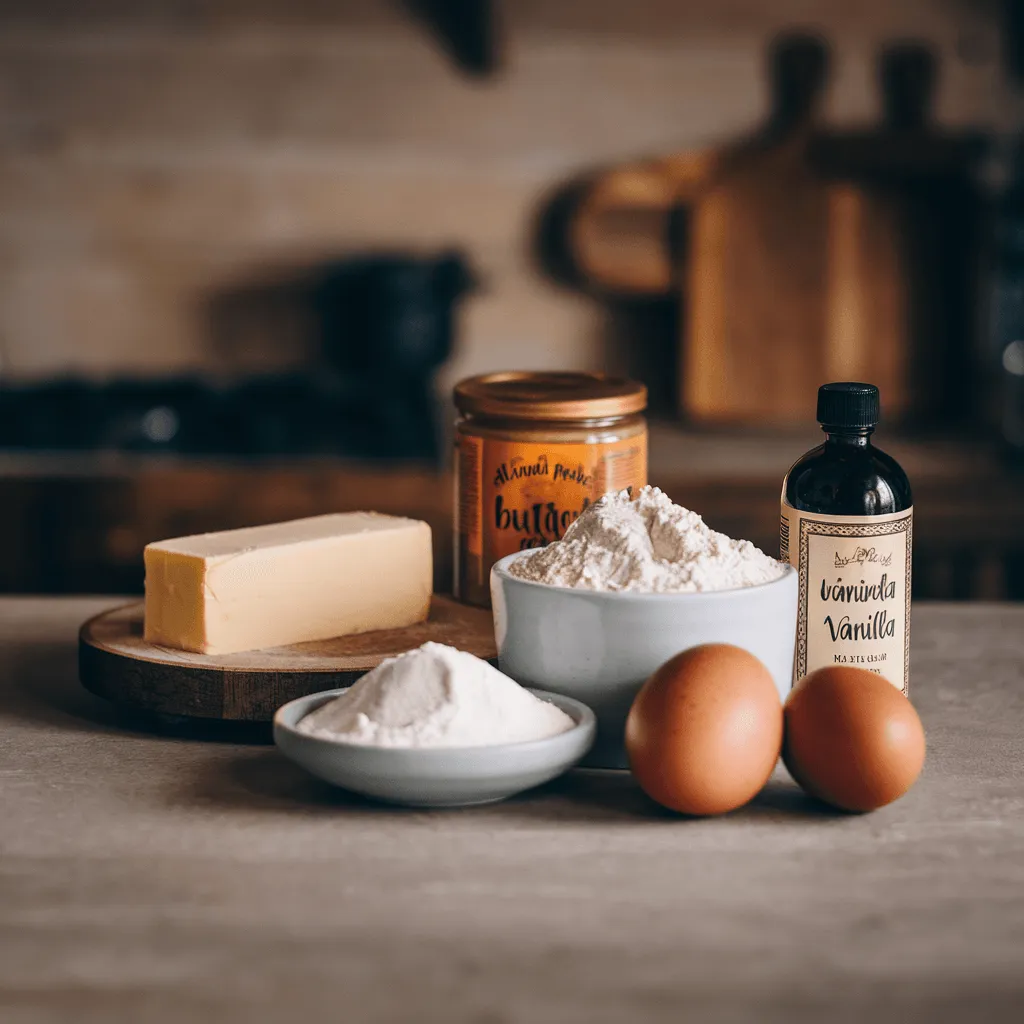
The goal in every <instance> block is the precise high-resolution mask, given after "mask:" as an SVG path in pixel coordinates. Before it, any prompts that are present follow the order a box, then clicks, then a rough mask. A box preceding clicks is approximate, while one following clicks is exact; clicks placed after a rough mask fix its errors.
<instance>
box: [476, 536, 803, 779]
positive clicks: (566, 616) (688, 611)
mask: <svg viewBox="0 0 1024 1024" xmlns="http://www.w3.org/2000/svg"><path fill="white" fill-rule="evenodd" d="M526 554H528V552H516V553H515V554H514V555H509V556H508V557H506V558H503V559H501V561H499V562H496V563H495V565H494V568H493V569H492V570H491V599H492V605H493V608H494V633H495V637H496V639H497V642H498V668H500V669H501V671H502V672H504V673H505V675H507V676H511V677H512V678H513V679H514V680H515V681H516V682H517V683H519V684H520V685H521V686H539V687H542V688H543V689H545V690H549V691H551V690H553V691H556V692H558V693H564V694H566V695H567V696H569V697H575V698H576V699H577V700H582V701H585V702H586V703H587V705H588V706H589V707H591V708H593V709H594V713H595V714H596V715H597V740H596V742H595V744H594V748H593V750H592V751H591V752H590V755H589V756H588V757H587V759H586V761H585V762H584V765H585V766H586V767H588V768H628V767H629V762H628V760H627V758H626V748H625V744H624V741H623V734H624V731H625V727H626V715H627V714H628V712H629V708H630V705H631V704H632V703H633V698H634V697H635V696H636V694H637V691H638V690H639V689H640V687H641V686H642V685H643V683H644V680H646V679H647V678H648V677H649V676H650V675H651V673H652V672H654V670H655V669H656V668H658V666H659V665H662V664H664V663H665V662H666V661H668V659H669V658H671V657H672V656H673V655H674V654H678V653H679V652H680V651H685V650H686V649H687V648H690V647H696V646H697V645H698V644H709V643H727V644H735V645H736V646H737V647H742V648H744V649H745V650H748V651H750V653H751V654H753V655H754V656H755V657H757V658H760V659H761V661H763V662H764V664H765V665H766V666H767V668H768V671H769V672H770V673H771V675H772V678H773V679H774V680H775V685H776V687H777V688H778V691H779V697H780V698H781V699H782V700H785V699H786V695H787V694H788V693H789V689H790V686H791V684H792V682H793V653H794V650H795V647H796V612H797V591H798V589H799V587H798V584H799V577H798V575H797V572H796V570H795V569H794V568H793V567H792V566H791V565H787V566H786V568H785V570H784V571H783V573H782V575H781V576H779V578H778V579H775V580H772V581H771V582H769V583H761V584H758V585H756V586H752V587H740V588H738V589H735V590H712V591H704V592H701V593H686V594H642V593H635V592H609V591H597V590H583V589H574V588H571V587H556V586H552V585H550V584H547V583H533V582H531V581H528V580H523V579H520V578H519V577H518V576H513V575H512V573H511V572H509V566H510V565H511V564H512V562H514V561H515V560H516V559H517V558H522V557H524V556H525V555H526Z"/></svg>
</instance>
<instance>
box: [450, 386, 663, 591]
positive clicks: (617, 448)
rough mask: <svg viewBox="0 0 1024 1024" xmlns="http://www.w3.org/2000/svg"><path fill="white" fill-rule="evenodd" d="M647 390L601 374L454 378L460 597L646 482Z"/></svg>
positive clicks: (486, 585) (481, 588) (487, 588)
mask: <svg viewBox="0 0 1024 1024" xmlns="http://www.w3.org/2000/svg"><path fill="white" fill-rule="evenodd" d="M646 407H647V389H646V388H645V387H644V386H643V384H638V383H637V382H636V381H631V380H626V379H625V378H622V377H608V376H605V375H604V374H598V373H525V372H507V373H489V374H484V375H482V376H479V377H469V378H468V379H466V380H464V381H462V382H461V383H460V384H458V385H456V387H455V408H456V409H457V410H458V414H459V418H458V419H457V420H456V422H455V488H456V494H455V596H456V597H457V598H459V600H461V601H466V602H467V603H469V604H476V605H482V606H485V607H486V606H488V605H490V601H491V595H490V572H491V566H492V565H493V564H494V563H495V562H496V561H498V559H499V558H504V557H505V555H510V554H512V553H513V552H514V551H523V550H525V549H527V548H537V547H543V546H544V545H546V544H549V543H551V541H553V540H558V539H559V538H561V537H562V535H563V534H564V533H565V531H566V529H567V528H568V526H569V524H570V523H572V522H573V520H574V519H576V518H577V517H578V516H579V514H580V513H581V512H582V511H583V510H584V509H585V508H587V507H588V506H589V505H592V504H593V503H594V502H595V501H596V500H597V499H598V498H600V497H601V496H602V495H603V494H606V493H607V492H608V491H620V490H623V489H625V488H630V487H631V488H633V489H634V491H635V490H638V489H639V488H641V487H643V486H644V485H646V483H647V421H646V420H645V419H644V416H643V411H644V409H645V408H646Z"/></svg>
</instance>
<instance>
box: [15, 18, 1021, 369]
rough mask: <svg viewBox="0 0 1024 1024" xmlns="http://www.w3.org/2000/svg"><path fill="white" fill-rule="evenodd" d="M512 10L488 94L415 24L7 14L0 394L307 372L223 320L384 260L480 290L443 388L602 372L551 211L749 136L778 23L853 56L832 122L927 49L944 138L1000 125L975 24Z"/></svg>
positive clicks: (981, 27)
mask: <svg viewBox="0 0 1024 1024" xmlns="http://www.w3.org/2000/svg"><path fill="white" fill-rule="evenodd" d="M505 10H506V22H507V28H508V34H509V38H508V63H507V66H506V68H505V69H504V70H503V71H502V72H500V73H499V75H498V76H497V77H496V78H494V79H493V80H489V81H484V82H475V81H470V80H468V79H466V78H465V77H463V76H461V75H459V74H458V73H457V72H455V71H453V70H452V69H451V68H450V67H449V66H448V65H447V63H446V62H445V60H444V58H443V57H442V56H441V55H440V54H439V53H438V51H437V50H436V49H435V48H434V46H433V45H432V43H431V42H430V41H429V39H428V37H427V36H426V34H425V33H424V32H422V31H421V30H420V29H419V28H418V27H417V26H415V25H413V24H412V23H411V22H410V21H409V20H407V19H406V18H403V17H402V16H401V14H400V13H399V5H397V4H387V3H371V2H360V0H338V2H332V3H321V2H314V0H299V2H292V3H288V4H280V3H274V2H271V0H230V2H227V3H222V2H214V0H196V2H193V3H189V4H187V5H181V4H172V3H169V2H158V0H149V2H144V3H134V4H133V3H125V2H121V0H101V2H98V3H95V4H89V5H81V4H75V3H71V2H70V0H44V2H38V0H36V2H32V3H30V2H28V0H24V2H16V3H11V2H5V3H2V4H0V359H2V370H0V372H2V373H3V374H4V375H5V376H6V377H7V378H9V379H10V378H22V379H27V378H38V377H45V376H50V375H53V374H55V373H60V372H67V371H75V372H83V373H89V374H92V375H95V376H100V377H102V376H109V375H111V374H114V373H117V372H138V373H171V372H178V371H185V370H194V369H210V370H213V371H218V372H236V371H240V370H248V369H251V368H252V366H256V367H261V368H270V367H273V366H286V365H289V364H292V363H294V362H295V361H297V360H299V359H301V358H303V357H304V353H302V352H296V351H291V350H280V351H275V350H274V349H273V348H272V347H270V348H268V347H267V346H261V345H259V344H255V345H254V346H252V349H251V350H250V351H246V352H243V353H241V354H240V353H239V352H238V351H233V352H227V353H226V352H224V351H222V350H220V349H218V347H217V345H216V344H214V339H213V338H212V337H211V331H210V325H209V317H208V304H209V302H210V300H211V298H212V297H215V296H216V295H218V294H219V293H221V292H223V291H225V290H230V289H233V288H237V287H244V286H245V285H246V284H247V283H251V282H253V281H257V282H258V281H262V280H265V279H267V277H268V276H269V277H273V275H274V274H275V273H286V272H287V271H288V268H291V267H294V266H297V265H298V266H301V265H303V264H305V263H309V262H313V261H316V260H318V259H322V258H326V257H331V256H336V255H339V254H343V253H346V252H350V251H354V250H359V249H362V248H365V247H367V246H377V245H389V246H402V247H413V248H418V249H429V248H437V247H441V246H445V245H449V244H455V245H459V246H462V247H464V248H465V249H466V250H467V252H468V253H469V255H470V257H471V259H472V260H473V261H474V263H475V264H476V265H477V266H478V268H479V270H480V272H481V273H482V275H483V277H484V278H485V282H486V287H485V289H484V290H482V291H481V293H480V294H479V295H477V296H475V297H474V298H472V299H471V300H470V301H469V302H468V303H467V306H466V315H465V318H464V322H463V337H462V343H461V346H460V350H459V354H458V357H457V359H456V360H455V361H454V362H453V364H452V365H451V366H450V367H448V369H447V371H446V378H445V380H446V382H447V381H450V379H452V378H454V377H458V376H460V375H462V374H463V373H467V372H476V371H480V370H484V369H488V368H494V367H497V366H502V365H518V366H523V367H526V366H533V367H542V366H545V367H553V366H579V367H588V366H589V367H592V366H600V365H604V364H605V362H606V361H607V360H608V358H609V355H608V353H607V352H606V351H605V350H604V348H603V343H602V340H601V333H602V332H601V319H602V312H601V310H600V309H599V307H598V306H596V305H595V304H593V303H591V302H590V301H589V300H587V299H584V298H581V297H579V296H576V295H573V294H571V293H569V292H567V291H565V290H562V289H560V288H558V287H556V286H554V285H553V284H551V283H550V282H548V281H545V280H544V279H543V277H542V275H541V274H540V273H539V272H538V271H537V270H536V268H535V267H534V265H533V263H532V261H531V225H532V223H533V220H534V218H535V216H536V214H537V211H538V208H539V205H540V203H541V202H542V199H543V197H544V196H545V195H546V194H547V193H548V192H549V191H550V190H551V189H552V188H553V187H554V186H556V185H557V184H558V183H559V182H560V181H563V180H565V179H567V178H569V177H571V176H572V175H575V174H577V173H579V172H581V171H583V170H586V169H590V168H593V167H595V166H596V165H600V164H603V163H606V162H610V161H615V160H618V159H624V158H629V157H632V156H634V155H636V154H640V153H646V152H653V151H661V150H665V149H672V148H678V147H680V146H684V145H701V144H707V143H712V142H714V141H715V140H717V139H721V138H725V137H728V136H731V135H733V134H735V133H737V132H740V131H743V130H744V129H745V128H746V126H748V125H750V124H752V123H754V122H756V121H757V120H758V118H760V116H761V115H762V113H763V110H764V95H763V88H762V85H761V63H762V55H763V49H764V45H765V43H766V41H767V39H768V38H769V37H770V35H771V34H772V33H773V32H774V31H776V30H778V29H779V28H781V27H783V26H785V25H791V24H804V25H807V24H809V25H816V26H818V27H820V28H822V29H823V30H824V31H826V32H827V33H828V34H830V35H831V36H832V38H833V39H834V40H835V42H836V45H837V67H836V76H835V78H836V80H835V86H834V89H833V91H832V96H831V100H830V111H831V115H832V116H833V117H834V118H835V119H837V120H847V121H849V120H863V119H866V118H870V117H871V116H872V114H873V111H874V109H875V100H874V97H873V86H872V84H871V67H870V59H871V54H872V53H873V51H874V49H875V48H876V46H877V45H878V43H879V42H881V41H882V40H884V39H886V38H891V37H893V36H895V35H906V34H909V33H913V34H920V35H922V36H924V37H926V38H929V39H931V40H933V41H934V43H935V44H936V46H937V47H938V48H939V50H940V52H941V53H942V56H943V60H944V64H945V70H944V80H943V86H942V90H941V95H940V112H941V114H942V116H943V118H944V119H945V120H947V121H953V122H965V121H981V122H984V123H995V122H998V121H999V119H1000V118H1001V117H1002V110H1003V104H1002V102H1001V100H1002V95H1003V94H1002V91H1001V88H1002V87H1001V85H1000V79H999V75H998V72H997V68H996V62H995V54H996V46H995V34H994V26H993V24H992V23H991V21H990V20H987V19H986V18H985V16H984V10H985V9H982V11H981V13H979V12H978V10H976V9H974V8H972V6H971V5H968V4H958V3H953V2H949V0H901V2H887V0H863V2H862V3H859V4H857V5H851V4H848V3H844V2H842V0H828V2H818V3H810V2H807V0H784V2H779V3H776V4H771V5H767V4H763V3H758V2H756V0H725V2H716V3H711V2H700V3H687V4H679V3H672V2H669V0H643V2H640V3H636V4H623V3H621V2H617V3H612V2H611V0H597V2H590V3H567V2H563V3H554V4H551V3H543V2H540V0H528V2H516V3H508V4H507V5H505ZM965 55H967V56H966V57H965ZM968 57H969V59H967V58H968ZM243 357H244V358H243Z"/></svg>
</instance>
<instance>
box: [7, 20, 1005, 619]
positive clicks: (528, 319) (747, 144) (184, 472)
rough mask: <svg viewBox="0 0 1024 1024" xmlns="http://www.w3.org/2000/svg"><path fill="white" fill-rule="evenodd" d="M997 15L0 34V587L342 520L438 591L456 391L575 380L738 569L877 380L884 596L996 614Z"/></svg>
mask: <svg viewBox="0 0 1024 1024" xmlns="http://www.w3.org/2000/svg"><path fill="white" fill-rule="evenodd" d="M1021 7H1022V5H1021V4H1019V3H1017V2H1014V0H990V2H970V0H860V2H858V3H848V2H846V0H816V2H811V0H776V2H775V3H771V4H768V3H764V2H761V0H631V2H629V3H623V2H621V0H618V2H615V0H434V2H429V0H405V2H400V0H289V2H287V3H285V2H281V0H135V2H129V0H92V2H89V3H77V2H74V0H20V2H8V0H0V267H2V271H0V592H2V591H6V592H17V591H21V592H39V593H43V592H83V591H89V592H111V593H113V592H133V591H139V590H141V585H142V562H141V551H142V547H143V545H144V544H145V543H146V542H148V541H150V540H154V539H158V538H163V537H169V536H174V535H180V534H185V533H193V532H200V531H205V530H212V529H221V528H227V527H234V526H241V525H248V524H256V523H261V522H269V521H273V520H279V519H286V518H292V517H297V516H304V515H313V514H317V513H321V512H329V511H344V510H350V509H360V508H376V509H379V510H381V511H384V512H395V513H402V514H408V515H413V516H417V517H420V518H423V519H426V520H428V521H429V522H430V523H431V525H432V526H433V529H434V534H435V548H436V555H437V585H438V587H439V588H440V589H449V588H450V573H451V543H450V529H451V527H450V513H451V498H452V486H451V479H450V460H449V458H448V445H449V438H450V421H451V417H452V411H451V405H450V401H449V395H450V391H451V386H452V384H453V383H454V382H455V381H456V380H458V379H460V378H461V377H463V376H466V375H468V374H472V373H478V372H484V371H488V370H495V369H603V370H608V371H613V372H621V373H628V374H630V375H633V376H636V377H639V378H640V379H642V380H644V381H645V383H646V384H647V385H648V387H649V389H650V392H651V399H652V405H651V410H650V415H651V421H652V441H651V445H652V448H651V480H652V482H653V483H656V484H659V485H660V486H662V487H663V488H665V489H666V490H667V491H668V492H669V493H670V495H671V496H672V497H673V498H674V499H675V500H676V501H679V502H682V503H684V504H686V505H688V506H690V507H692V508H694V509H696V510H697V511H699V512H700V513H702V514H703V515H704V517H705V519H706V520H707V521H708V522H709V523H710V524H711V525H712V526H714V527H715V528H717V529H721V530H725V531H727V532H729V533H731V534H733V535H735V536H743V537H749V538H750V539H752V540H754V541H755V543H757V544H758V545H759V546H761V547H763V548H765V549H766V550H768V551H770V552H772V553H774V552H776V551H777V546H778V539H777V523H778V497H779V489H780V486H781V481H782V477H783V475H784V474H785V472H786V470H787V469H788V467H789V465H790V463H791V462H792V461H794V460H795V459H796V458H797V457H798V456H799V455H801V454H802V453H803V451H804V450H805V449H807V448H808V447H810V446H811V445H812V444H815V443H817V439H818V437H819V436H820V435H819V433H818V430H817V427H816V425H815V424H814V400H815V389H816V387H817V385H818V384H819V383H822V382H823V381H825V380H829V379H868V380H871V381H873V382H876V383H878V384H879V385H880V386H881V387H882V398H883V408H884V409H885V410H886V412H887V416H886V420H885V422H884V424H883V426H882V428H881V429H880V430H879V432H878V440H879V443H880V445H881V446H882V447H885V448H887V449H888V450H889V451H890V452H891V453H892V454H894V455H895V456H896V457H897V458H898V459H899V460H900V461H901V462H902V463H903V465H904V467H905V468H906V470H907V472H908V474H909V476H910V478H911V482H912V484H913V486H914V491H915V507H916V510H917V515H916V520H915V532H916V536H915V562H914V572H915V577H914V588H915V593H916V595H917V596H918V597H929V598H943V599H1000V598H1011V599H1018V600H1019V599H1024V142H1022V141H1021V138H1022V137H1021V136H1020V135H1019V132H1020V130H1021V128H1022V125H1024V117H1022V114H1024V99H1022V96H1021V89H1022V88H1024V86H1022V83H1021V76H1022V70H1024V17H1022V10H1021ZM766 266H770V267H773V268H775V270H773V272H772V274H771V275H770V276H771V286H770V287H766V284H765V281H766V274H765V267H766Z"/></svg>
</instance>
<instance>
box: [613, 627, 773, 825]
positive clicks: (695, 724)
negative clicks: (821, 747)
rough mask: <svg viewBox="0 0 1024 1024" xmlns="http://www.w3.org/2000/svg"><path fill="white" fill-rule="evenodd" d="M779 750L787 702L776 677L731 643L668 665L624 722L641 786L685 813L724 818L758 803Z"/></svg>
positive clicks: (644, 690) (700, 650) (699, 649)
mask: <svg viewBox="0 0 1024 1024" xmlns="http://www.w3.org/2000/svg"><path fill="white" fill-rule="evenodd" d="M781 747H782V702H781V700H780V699H779V694H778V691H777V690H776V688H775V683H774V682H773V680H772V677H771V673H770V672H769V671H768V669H767V668H765V666H764V665H763V664H762V663H761V662H760V661H759V660H758V659H757V658H755V657H754V655H752V654H750V653H749V652H748V651H745V650H743V649H741V648H739V647H734V646H732V645H731V644H704V645H702V646H700V647H693V648H690V649H689V650H687V651H683V652H682V653H681V654H677V655H676V656H675V657H674V658H671V659H669V660H668V661H667V662H665V664H664V665H662V666H661V668H659V669H658V670H657V671H656V672H655V673H654V675H653V676H651V678H650V679H648V680H647V682H646V683H644V685H643V687H642V688H641V690H640V692H639V693H638V694H637V696H636V699H635V700H634V701H633V706H632V707H631V708H630V712H629V715H628V717H627V719H626V751H627V753H628V754H629V764H630V768H631V770H632V772H633V774H634V775H635V776H636V779H637V781H638V782H639V783H640V786H641V787H642V788H643V790H644V792H646V793H647V795H648V796H649V797H651V798H652V799H653V800H656V801H657V802H658V803H659V804H663V805H664V806H665V807H669V808H671V809H672V810H675V811H682V812H683V813H685V814H695V815H707V814H723V813H725V812H726V811H731V810H733V809H735V808H736V807H740V806H742V805H743V804H745V803H747V801H749V800H750V799H751V798H752V797H754V796H755V795H756V794H757V793H758V792H759V791H760V790H761V789H762V788H763V786H764V784H765V783H766V782H767V781H768V777H769V776H770V775H771V773H772V769H773V768H774V767H775V764H776V762H777V761H778V759H779V752H780V750H781Z"/></svg>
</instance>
